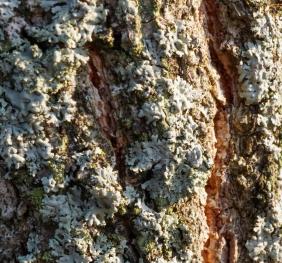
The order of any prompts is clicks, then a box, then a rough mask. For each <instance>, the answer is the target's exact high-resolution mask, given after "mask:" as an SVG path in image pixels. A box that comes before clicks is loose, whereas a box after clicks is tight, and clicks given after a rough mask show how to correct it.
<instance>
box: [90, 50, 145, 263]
mask: <svg viewBox="0 0 282 263" xmlns="http://www.w3.org/2000/svg"><path fill="white" fill-rule="evenodd" d="M88 66H89V79H90V81H91V83H92V84H93V86H92V89H94V90H93V91H91V92H93V93H94V95H93V98H94V97H96V99H94V100H95V103H94V107H95V111H96V119H97V121H98V124H99V127H100V129H101V132H102V134H103V135H104V136H105V137H106V139H107V140H108V141H109V142H110V144H111V146H112V149H113V151H114V155H115V167H114V168H115V169H116V171H117V172H118V176H119V181H120V184H121V186H122V187H123V188H125V187H126V167H125V155H124V148H125V146H126V143H127V139H126V137H125V136H124V135H123V134H122V133H121V132H120V131H119V129H118V125H117V121H116V117H115V116H114V112H115V107H116V106H115V105H114V101H113V98H112V95H111V91H110V88H109V84H108V82H107V79H106V72H104V66H103V63H102V60H101V58H100V56H99V54H98V53H97V51H96V50H93V49H91V50H90V60H89V63H88ZM95 93H96V95H95ZM97 93H98V94H97ZM97 95H98V98H97ZM117 218H118V220H119V221H120V222H121V224H122V225H123V229H124V230H125V231H126V236H127V238H128V242H129V244H128V246H129V248H130V252H129V253H128V255H127V256H128V257H129V259H130V261H131V262H133V263H134V262H138V259H139V258H140V255H139V251H138V250H137V249H136V248H135V246H134V239H135V234H134V232H133V229H132V226H131V223H130V219H129V218H128V217H126V216H122V215H117ZM124 234H125V233H124Z"/></svg>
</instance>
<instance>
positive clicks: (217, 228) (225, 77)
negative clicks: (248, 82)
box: [203, 0, 237, 263]
mask: <svg viewBox="0 0 282 263" xmlns="http://www.w3.org/2000/svg"><path fill="white" fill-rule="evenodd" d="M203 5H204V6H203V12H204V17H205V25H204V26H205V30H206V35H207V38H208V47H209V54H210V59H211V63H212V65H213V67H214V68H215V69H216V71H217V73H218V75H219V77H220V79H219V83H218V84H219V87H220V89H221V92H222V93H223V95H224V98H225V102H222V101H219V100H218V99H217V98H215V104H216V110H217V112H216V115H215V117H214V133H215V138H216V143H215V148H216V154H215V158H214V166H213V169H212V172H211V175H210V178H209V180H208V182H207V185H206V192H207V203H206V206H205V214H206V217H207V224H208V227H209V236H208V240H207V241H206V243H205V248H204V251H203V259H204V262H205V263H214V262H222V263H227V262H228V263H229V262H231V263H232V262H236V258H237V242H236V238H235V236H234V234H233V233H232V231H230V229H229V226H228V224H229V220H230V215H228V212H226V211H225V208H226V207H227V206H228V204H227V203H226V200H225V197H224V188H225V185H227V184H228V177H227V167H228V162H229V160H230V158H231V154H232V149H231V143H230V142H231V139H232V138H231V132H230V115H231V109H232V105H234V104H236V96H235V85H236V79H235V78H236V69H235V68H234V66H232V61H231V56H230V55H229V54H228V53H227V52H225V51H222V50H221V49H220V46H221V43H222V41H223V37H224V29H223V27H222V26H221V24H220V21H219V18H218V15H217V14H218V12H219V9H218V6H217V3H216V2H215V1H214V0H206V1H205V2H204V3H203Z"/></svg>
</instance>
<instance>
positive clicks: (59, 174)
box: [48, 160, 65, 184]
mask: <svg viewBox="0 0 282 263" xmlns="http://www.w3.org/2000/svg"><path fill="white" fill-rule="evenodd" d="M48 167H49V169H50V170H51V172H52V175H53V178H54V180H55V181H56V182H57V183H59V184H60V183H63V182H64V178H65V164H64V163H62V162H58V161H56V160H51V161H49V162H48Z"/></svg>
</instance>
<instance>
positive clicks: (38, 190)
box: [28, 187, 44, 210]
mask: <svg viewBox="0 0 282 263" xmlns="http://www.w3.org/2000/svg"><path fill="white" fill-rule="evenodd" d="M43 197H44V190H43V188H42V187H35V188H33V189H32V191H31V192H30V193H28V198H29V199H30V201H31V203H32V205H33V206H34V207H35V208H36V209H37V210H39V209H40V208H41V206H42V199H43Z"/></svg>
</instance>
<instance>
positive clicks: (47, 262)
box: [39, 251, 55, 263]
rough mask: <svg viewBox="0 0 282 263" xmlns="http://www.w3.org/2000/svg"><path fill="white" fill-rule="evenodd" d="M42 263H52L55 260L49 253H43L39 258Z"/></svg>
mask: <svg viewBox="0 0 282 263" xmlns="http://www.w3.org/2000/svg"><path fill="white" fill-rule="evenodd" d="M39 260H40V262H42V263H51V262H54V261H55V259H54V257H53V255H52V253H51V252H50V251H45V252H44V253H43V254H42V256H41V257H40V258H39Z"/></svg>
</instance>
